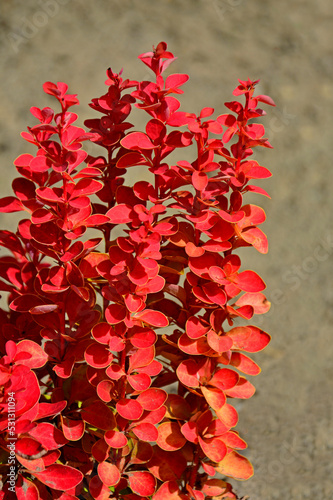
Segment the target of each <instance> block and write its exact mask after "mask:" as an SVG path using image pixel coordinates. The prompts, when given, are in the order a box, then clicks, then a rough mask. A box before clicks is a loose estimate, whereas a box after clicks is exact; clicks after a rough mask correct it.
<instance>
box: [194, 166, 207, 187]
mask: <svg viewBox="0 0 333 500" xmlns="http://www.w3.org/2000/svg"><path fill="white" fill-rule="evenodd" d="M192 184H193V186H194V187H195V189H197V190H198V191H203V190H204V189H205V188H206V187H207V184H208V177H207V174H205V172H199V171H197V170H195V171H194V172H193V174H192Z"/></svg>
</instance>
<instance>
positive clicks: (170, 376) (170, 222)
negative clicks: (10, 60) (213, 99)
mask: <svg viewBox="0 0 333 500" xmlns="http://www.w3.org/2000/svg"><path fill="white" fill-rule="evenodd" d="M139 58H140V59H141V61H142V62H143V63H145V64H146V65H147V66H148V67H149V68H150V70H152V71H153V73H154V75H155V77H156V78H155V81H152V82H151V81H142V82H137V81H132V80H128V79H126V80H123V78H122V76H121V72H120V73H119V74H116V73H114V72H113V71H112V70H111V69H110V68H109V69H108V70H107V80H106V82H105V83H106V85H107V91H106V93H105V94H104V95H102V96H101V97H99V98H96V99H93V100H92V103H91V104H90V107H91V108H92V109H93V110H94V111H95V112H97V113H99V115H98V116H99V117H97V118H92V119H89V120H87V121H86V122H85V126H86V127H87V128H88V129H89V132H87V131H86V130H84V129H83V128H80V127H77V126H76V125H74V123H75V122H76V120H77V115H76V114H75V113H73V112H71V111H69V108H71V107H72V106H74V105H76V104H78V103H79V101H78V99H77V97H76V95H72V94H68V93H67V90H68V87H67V85H66V84H65V83H61V82H58V84H57V85H56V84H54V83H50V82H47V83H45V84H44V91H45V92H46V93H47V94H50V95H51V96H53V97H54V98H56V99H57V101H58V102H59V104H60V106H61V111H60V112H58V113H56V114H55V112H54V111H53V109H51V108H49V107H46V108H44V109H39V108H37V107H33V108H31V112H32V114H33V115H34V117H35V118H37V120H38V121H39V124H38V125H34V126H32V127H28V131H27V132H24V133H22V136H23V138H24V139H25V140H26V141H28V142H30V143H32V144H33V145H35V146H36V147H37V154H36V155H35V156H34V155H32V154H22V155H21V156H19V157H18V158H17V159H16V160H15V162H14V164H15V166H16V169H17V171H18V173H19V174H20V177H18V178H16V179H15V180H14V181H13V184H12V186H13V191H14V194H15V196H8V197H5V198H3V199H2V200H0V206H1V211H2V212H17V211H24V212H25V213H26V214H27V215H26V216H27V217H28V218H22V219H21V220H20V222H19V224H18V227H17V231H16V232H11V231H8V230H3V231H1V232H0V244H1V246H3V247H4V248H5V249H6V251H7V252H6V255H5V256H2V257H1V259H0V276H1V280H0V283H1V285H0V289H1V290H2V291H4V292H7V295H8V305H9V307H8V309H1V310H0V318H1V324H2V335H1V342H0V352H1V356H2V357H1V360H0V381H1V386H2V391H1V395H0V403H1V404H0V408H1V414H0V416H1V418H0V432H1V435H0V444H1V457H2V463H3V465H2V466H1V469H0V472H1V474H2V483H3V484H2V493H1V494H0V498H2V499H3V498H8V499H11V498H16V497H17V498H18V499H19V500H21V499H25V498H29V499H38V498H40V499H42V500H47V499H51V498H53V499H59V500H73V499H75V498H78V497H80V498H87V499H88V498H89V499H91V498H94V499H96V500H104V499H107V498H112V499H122V500H141V499H145V498H153V500H191V499H193V500H203V499H204V498H207V497H208V498H211V497H214V498H217V499H224V498H237V495H236V493H234V492H233V490H232V487H231V485H230V484H229V483H228V482H226V481H225V480H223V479H219V478H217V477H214V476H215V474H216V473H220V474H222V475H223V477H232V478H236V479H247V478H249V477H250V476H251V475H252V473H253V470H252V466H251V464H250V462H249V461H248V460H247V459H246V458H245V457H244V456H243V455H241V454H240V453H239V451H238V450H243V449H244V448H245V447H246V443H245V442H244V440H243V439H242V438H241V437H240V436H239V434H238V432H237V431H235V430H234V427H235V426H236V424H237V420H238V416H237V411H236V410H235V408H234V407H233V406H232V405H231V404H230V401H231V400H232V399H233V398H241V399H246V398H250V397H251V396H252V395H253V393H254V390H255V389H254V387H253V385H252V383H251V382H249V381H248V380H247V378H246V377H245V375H257V374H258V373H259V372H260V368H259V367H258V365H257V364H256V363H255V362H254V361H253V360H252V359H251V358H249V357H248V356H247V355H246V354H244V352H247V353H252V352H257V351H260V350H261V349H263V348H264V347H265V346H266V345H267V344H268V342H269V335H268V334H267V333H265V332H264V331H262V330H261V329H259V328H257V327H256V326H253V325H248V326H242V325H244V323H245V321H244V320H246V321H250V320H251V319H252V317H253V315H254V314H263V313H265V312H266V311H267V310H268V309H269V302H268V301H267V300H266V297H265V296H264V294H263V293H262V292H263V290H264V289H265V284H264V282H263V280H262V279H261V278H260V277H259V276H258V274H256V273H255V272H254V271H252V270H243V269H242V268H241V260H240V257H239V256H238V255H237V249H238V248H240V247H246V246H253V247H254V248H255V249H256V250H258V251H259V252H260V253H266V252H267V239H266V236H265V234H264V233H263V232H262V231H261V229H259V228H258V227H257V226H258V225H259V224H261V223H262V222H264V220H265V213H264V210H263V209H262V208H260V207H259V206H257V205H253V204H247V203H244V200H243V198H244V196H245V195H246V193H248V192H250V193H256V194H263V195H266V196H267V193H266V192H265V191H264V190H263V189H262V188H261V187H258V186H257V185H253V184H250V183H251V181H252V179H263V178H267V177H269V176H270V172H269V171H268V170H267V169H266V168H264V167H262V166H260V165H259V164H258V162H257V161H255V160H253V159H250V157H251V155H252V154H253V148H254V147H257V146H264V147H268V148H269V147H271V146H270V144H269V142H268V140H267V139H266V138H264V127H263V126H262V125H261V124H258V123H256V122H255V123H253V119H257V118H260V117H261V116H263V115H264V114H265V112H264V111H263V110H261V109H259V108H257V106H258V104H259V103H264V104H269V105H274V103H273V101H272V100H271V99H270V98H269V97H268V96H265V95H257V96H254V90H255V85H256V84H257V83H258V80H257V81H251V80H247V81H241V80H240V81H239V85H238V87H237V88H236V89H235V90H234V92H233V94H234V96H237V97H238V96H240V97H241V98H245V103H244V104H241V103H240V102H238V101H232V102H227V103H226V107H227V109H228V112H227V114H222V115H220V116H218V117H217V118H216V119H213V118H212V115H213V113H214V109H212V108H208V107H207V108H204V109H202V110H201V112H200V114H199V116H197V115H196V114H194V113H186V112H183V111H178V109H179V106H180V103H179V101H178V100H177V99H176V98H175V97H174V96H173V95H172V94H182V93H183V90H182V89H181V87H182V86H183V84H185V83H186V81H187V80H188V78H189V77H188V75H186V74H171V75H170V76H168V77H166V78H164V76H162V74H163V73H164V71H165V70H166V69H167V68H168V66H169V65H170V63H172V62H173V61H174V60H175V57H174V56H173V54H172V53H171V52H168V51H167V45H166V43H164V42H161V43H159V44H158V46H157V47H156V49H154V50H153V51H152V52H148V53H145V54H142V55H140V56H139ZM133 105H134V106H135V107H136V108H138V110H140V111H142V114H144V113H146V115H148V121H147V124H146V128H145V131H130V129H131V128H132V127H133V125H132V123H130V122H129V121H128V118H129V115H130V113H131V110H132V107H133ZM84 141H90V142H91V143H94V145H96V147H97V146H98V147H100V151H101V154H100V155H99V156H92V155H89V154H87V152H85V151H84V150H83V149H82V143H83V142H84ZM228 143H229V144H230V146H227V144H228ZM185 148H190V149H189V150H188V155H189V156H191V158H193V160H192V161H191V162H190V161H187V160H184V159H182V157H183V156H182V153H183V151H182V150H184V149H185ZM92 149H93V148H92ZM171 153H172V158H173V157H176V156H177V155H178V157H177V160H171V159H169V163H168V157H169V155H171ZM133 168H136V169H139V170H138V171H139V172H140V176H141V178H142V179H146V180H140V181H138V182H135V183H134V185H133V186H132V185H131V182H130V177H126V174H127V172H128V173H129V174H130V173H131V171H133V170H132V169H133ZM147 171H148V172H149V173H148V172H147ZM141 172H142V173H141ZM147 175H148V176H150V177H147ZM147 178H151V180H152V183H150V182H149V181H148V180H147ZM126 179H128V181H129V182H128V183H126V182H125V181H126ZM90 228H92V230H90V231H87V229H90ZM93 231H95V233H94V232H93ZM96 231H97V233H96ZM87 234H88V236H86V235H87ZM240 319H241V322H239V321H238V320H240ZM237 321H238V323H237ZM237 325H238V326H237ZM166 388H169V392H167V390H166ZM170 388H171V389H170ZM219 477H221V476H219ZM14 491H15V493H14Z"/></svg>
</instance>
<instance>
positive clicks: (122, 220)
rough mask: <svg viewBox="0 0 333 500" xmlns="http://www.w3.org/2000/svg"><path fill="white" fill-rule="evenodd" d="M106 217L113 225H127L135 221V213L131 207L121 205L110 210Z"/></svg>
mask: <svg viewBox="0 0 333 500" xmlns="http://www.w3.org/2000/svg"><path fill="white" fill-rule="evenodd" d="M105 215H106V216H107V217H109V218H110V222H111V224H126V223H128V222H131V221H132V220H133V218H134V217H135V212H134V211H133V209H132V207H131V206H130V205H126V204H125V203H120V204H119V205H116V206H115V207H113V208H110V210H108V211H107V212H106V214H105Z"/></svg>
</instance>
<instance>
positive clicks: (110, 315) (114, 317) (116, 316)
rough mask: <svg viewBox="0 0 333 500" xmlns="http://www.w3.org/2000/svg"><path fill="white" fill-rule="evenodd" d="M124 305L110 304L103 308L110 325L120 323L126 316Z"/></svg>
mask: <svg viewBox="0 0 333 500" xmlns="http://www.w3.org/2000/svg"><path fill="white" fill-rule="evenodd" d="M126 313H127V310H126V307H125V306H122V305H119V304H111V305H110V306H108V307H107V308H106V310H105V319H106V321H107V322H108V323H110V325H116V324H118V323H121V322H122V321H123V320H124V319H125V318H126Z"/></svg>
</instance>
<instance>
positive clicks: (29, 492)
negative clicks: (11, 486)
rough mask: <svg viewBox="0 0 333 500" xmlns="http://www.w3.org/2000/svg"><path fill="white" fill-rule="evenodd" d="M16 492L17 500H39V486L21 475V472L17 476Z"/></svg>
mask: <svg viewBox="0 0 333 500" xmlns="http://www.w3.org/2000/svg"><path fill="white" fill-rule="evenodd" d="M15 493H16V496H17V500H39V493H38V489H37V487H36V486H35V485H34V484H33V483H32V482H31V481H28V480H27V479H25V477H23V476H21V474H19V475H18V477H17V481H16V484H15Z"/></svg>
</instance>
